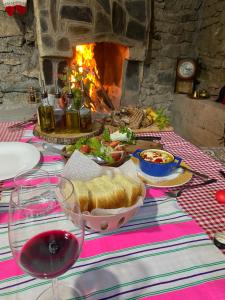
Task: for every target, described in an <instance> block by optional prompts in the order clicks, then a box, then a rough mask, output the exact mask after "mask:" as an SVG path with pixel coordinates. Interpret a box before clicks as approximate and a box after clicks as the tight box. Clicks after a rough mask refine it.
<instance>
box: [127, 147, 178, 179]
mask: <svg viewBox="0 0 225 300" xmlns="http://www.w3.org/2000/svg"><path fill="white" fill-rule="evenodd" d="M132 155H133V156H134V157H136V158H138V159H139V166H140V169H141V170H142V171H143V172H144V173H146V174H148V175H150V176H155V177H163V176H167V175H170V174H171V173H172V172H173V171H174V170H175V169H176V168H178V167H179V166H180V163H181V161H182V159H181V158H180V157H178V156H174V155H173V154H171V153H170V152H168V151H165V150H159V149H147V150H142V149H137V150H136V151H135V152H134V153H133V154H132Z"/></svg>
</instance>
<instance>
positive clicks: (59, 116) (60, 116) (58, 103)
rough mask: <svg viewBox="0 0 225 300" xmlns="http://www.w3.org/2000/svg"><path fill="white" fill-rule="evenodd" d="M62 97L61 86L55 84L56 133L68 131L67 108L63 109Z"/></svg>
mask: <svg viewBox="0 0 225 300" xmlns="http://www.w3.org/2000/svg"><path fill="white" fill-rule="evenodd" d="M62 103H63V101H62V95H61V93H60V90H59V86H58V84H57V81H56V84H55V103H54V119H55V132H57V133H58V132H60V133H62V132H65V131H66V108H65V107H62Z"/></svg>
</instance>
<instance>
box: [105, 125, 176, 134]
mask: <svg viewBox="0 0 225 300" xmlns="http://www.w3.org/2000/svg"><path fill="white" fill-rule="evenodd" d="M105 127H107V128H109V130H110V131H111V132H114V131H117V130H118V129H119V127H115V126H112V125H109V124H107V123H106V124H105ZM128 127H129V126H128ZM173 130H174V129H173V127H172V126H167V127H165V128H163V129H159V127H158V126H157V125H155V124H152V125H151V126H148V127H141V128H139V129H132V131H133V132H134V133H142V132H143V133H144V132H161V131H162V132H163V131H173Z"/></svg>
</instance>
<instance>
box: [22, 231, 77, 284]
mask: <svg viewBox="0 0 225 300" xmlns="http://www.w3.org/2000/svg"><path fill="white" fill-rule="evenodd" d="M78 256H79V243H78V240H77V239H76V237H75V236H74V235H73V234H72V233H70V232H67V231H63V230H51V231H46V232H42V233H40V234H38V235H36V236H34V237H33V238H31V239H30V240H28V241H27V242H26V243H25V244H24V246H23V247H22V249H21V253H20V258H19V263H20V266H21V267H22V268H23V269H25V271H26V272H27V273H29V274H31V275H32V276H34V277H37V278H45V279H46V278H54V277H57V276H59V275H61V274H63V273H65V272H66V271H67V270H68V269H69V268H70V267H71V266H72V265H73V264H74V263H75V261H76V260H77V258H78Z"/></svg>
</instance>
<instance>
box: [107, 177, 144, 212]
mask: <svg viewBox="0 0 225 300" xmlns="http://www.w3.org/2000/svg"><path fill="white" fill-rule="evenodd" d="M112 182H113V184H119V185H120V186H121V187H123V189H124V191H125V193H126V200H127V201H126V206H127V207H129V206H132V205H134V204H135V202H136V201H137V199H138V196H140V195H141V184H140V183H138V182H136V181H135V180H134V179H132V178H130V177H128V176H124V175H123V174H116V175H115V177H114V178H113V179H112Z"/></svg>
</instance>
